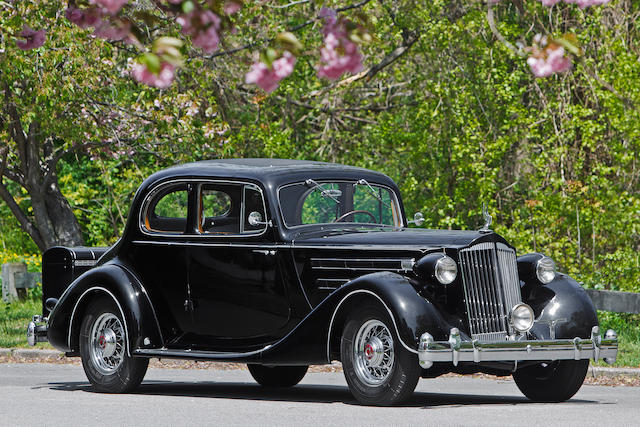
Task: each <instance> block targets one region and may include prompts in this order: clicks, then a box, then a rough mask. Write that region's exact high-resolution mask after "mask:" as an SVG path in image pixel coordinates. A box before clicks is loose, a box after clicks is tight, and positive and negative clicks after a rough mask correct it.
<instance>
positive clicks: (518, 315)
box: [511, 304, 534, 333]
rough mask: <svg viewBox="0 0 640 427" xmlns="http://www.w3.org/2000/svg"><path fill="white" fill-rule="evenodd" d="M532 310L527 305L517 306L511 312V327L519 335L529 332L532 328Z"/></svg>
mask: <svg viewBox="0 0 640 427" xmlns="http://www.w3.org/2000/svg"><path fill="white" fill-rule="evenodd" d="M533 320H534V315H533V309H532V308H531V307H529V306H528V305H527V304H518V305H516V306H515V307H513V309H512V310H511V325H512V326H513V328H514V329H515V330H516V331H518V332H521V333H524V332H527V331H529V329H531V327H532V326H533Z"/></svg>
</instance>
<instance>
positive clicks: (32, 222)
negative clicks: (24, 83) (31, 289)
mask: <svg viewBox="0 0 640 427" xmlns="http://www.w3.org/2000/svg"><path fill="white" fill-rule="evenodd" d="M11 97H12V94H11V92H10V91H9V88H8V86H7V85H5V105H4V107H5V108H4V109H5V113H6V115H7V118H8V120H7V122H8V123H7V124H8V131H9V136H10V137H11V139H12V140H13V141H14V143H15V148H16V150H15V154H16V157H17V158H16V161H15V162H12V163H9V162H8V151H7V148H5V149H4V150H0V152H1V154H2V155H1V157H2V158H0V199H2V200H3V201H4V202H5V203H6V204H7V206H8V207H9V209H10V210H11V213H12V214H13V215H14V216H15V217H16V219H17V220H18V222H19V223H20V227H21V228H22V229H23V230H24V231H25V232H26V233H27V234H29V236H30V237H31V239H32V240H33V241H34V242H35V244H36V245H37V246H38V248H39V249H40V250H41V251H43V252H44V251H45V250H46V249H48V248H50V247H52V246H57V245H63V246H81V245H82V244H83V243H84V240H83V238H82V230H81V229H80V224H79V223H78V220H77V219H76V217H75V214H74V213H73V209H72V208H71V205H70V204H69V202H68V201H67V199H66V198H65V197H64V196H63V195H62V192H61V191H60V187H59V185H58V175H57V173H56V167H57V164H58V160H59V159H60V157H61V155H60V153H62V151H61V152H60V153H55V152H54V151H55V150H54V144H53V138H51V137H49V138H47V137H46V136H45V135H43V132H42V131H41V128H40V124H39V123H38V121H37V120H34V121H32V122H31V123H30V125H29V132H28V133H25V132H24V128H23V126H22V123H21V120H20V115H19V113H18V111H17V109H16V106H15V104H13V102H12V99H11ZM4 178H7V179H9V180H11V181H13V182H15V183H16V184H18V185H19V186H21V187H22V188H24V189H25V190H26V191H27V193H28V194H29V196H30V199H31V208H32V212H29V211H26V210H24V209H22V208H21V207H20V205H19V204H18V203H17V202H16V198H15V196H14V195H13V194H11V191H10V189H9V187H7V186H6V185H5V183H4Z"/></svg>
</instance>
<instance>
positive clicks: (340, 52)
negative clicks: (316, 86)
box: [318, 8, 362, 80]
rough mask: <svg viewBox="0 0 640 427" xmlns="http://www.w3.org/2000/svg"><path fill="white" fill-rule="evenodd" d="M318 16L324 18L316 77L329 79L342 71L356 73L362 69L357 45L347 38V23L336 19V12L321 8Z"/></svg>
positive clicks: (336, 76) (337, 75)
mask: <svg viewBox="0 0 640 427" xmlns="http://www.w3.org/2000/svg"><path fill="white" fill-rule="evenodd" d="M319 16H320V17H322V18H324V20H325V24H324V27H323V28H322V32H323V34H324V46H323V47H322V48H321V49H320V60H321V61H322V65H321V66H320V68H319V69H318V77H326V78H328V79H331V80H336V79H338V78H340V76H342V75H343V74H344V73H347V72H350V73H357V72H359V71H361V70H362V55H361V54H360V52H359V51H358V46H357V45H356V44H355V43H354V42H352V41H351V40H349V36H348V33H347V23H346V21H344V20H341V19H338V18H337V16H336V12H335V11H333V10H331V9H327V8H322V9H321V10H320V14H319Z"/></svg>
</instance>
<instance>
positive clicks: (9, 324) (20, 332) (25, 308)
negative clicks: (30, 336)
mask: <svg viewBox="0 0 640 427" xmlns="http://www.w3.org/2000/svg"><path fill="white" fill-rule="evenodd" d="M34 291H35V290H34V289H30V290H29V292H30V294H29V298H27V299H26V300H24V301H19V302H15V303H13V304H5V303H4V302H2V301H0V348H15V347H27V346H28V344H27V325H28V324H29V322H30V321H31V317H32V316H33V315H34V314H37V313H40V312H41V311H42V302H41V300H40V296H39V294H37V293H35V292H34ZM40 346H41V347H42V344H41V345H40ZM46 347H49V348H50V346H49V345H48V344H47V345H46Z"/></svg>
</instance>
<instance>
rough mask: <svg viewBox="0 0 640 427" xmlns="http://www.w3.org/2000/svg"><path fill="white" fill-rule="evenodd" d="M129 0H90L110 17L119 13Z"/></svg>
mask: <svg viewBox="0 0 640 427" xmlns="http://www.w3.org/2000/svg"><path fill="white" fill-rule="evenodd" d="M128 1H129V0H91V3H94V4H97V5H99V6H102V7H103V8H105V9H106V10H107V12H109V13H110V14H112V15H115V14H116V13H118V12H120V9H122V6H124V5H125V3H127V2H128Z"/></svg>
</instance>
